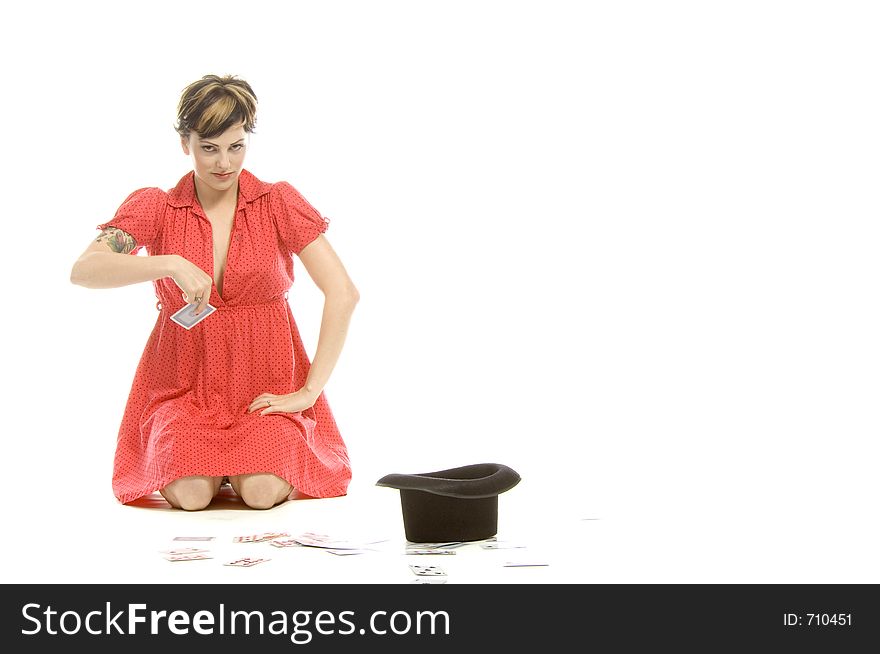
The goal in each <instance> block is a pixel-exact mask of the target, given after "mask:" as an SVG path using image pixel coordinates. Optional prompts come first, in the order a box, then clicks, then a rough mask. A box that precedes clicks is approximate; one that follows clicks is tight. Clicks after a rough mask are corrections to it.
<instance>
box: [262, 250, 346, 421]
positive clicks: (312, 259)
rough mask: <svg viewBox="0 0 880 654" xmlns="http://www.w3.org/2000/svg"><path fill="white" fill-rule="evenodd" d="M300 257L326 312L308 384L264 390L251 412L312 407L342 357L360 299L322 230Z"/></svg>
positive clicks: (270, 411)
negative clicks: (288, 390) (274, 391)
mask: <svg viewBox="0 0 880 654" xmlns="http://www.w3.org/2000/svg"><path fill="white" fill-rule="evenodd" d="M299 258H300V261H302V263H303V265H304V266H305V268H306V270H307V271H308V273H309V276H310V277H311V278H312V280H314V282H315V284H316V285H317V286H318V288H319V289H321V292H322V293H324V312H323V315H322V316H321V331H320V333H319V335H318V345H317V346H316V348H315V356H314V359H313V360H312V364H311V366H310V367H309V374H308V376H307V378H306V383H305V386H303V387H302V388H301V389H298V390H297V391H295V392H294V393H291V394H290V395H273V394H271V393H263V394H262V395H259V396H258V397H256V398H254V401H253V402H252V403H251V406H250V408H249V411H251V412H253V411H256V410H260V409H263V410H262V411H260V413H261V414H266V413H275V412H276V411H290V412H296V411H302V410H304V409H307V408H309V407H310V406H312V405H313V404H314V403H315V401H317V399H318V396H319V395H320V394H321V392H322V391H323V390H324V386H325V385H326V384H327V380H328V379H330V373H332V372H333V368H334V367H335V366H336V362H337V361H338V360H339V355H340V353H341V352H342V346H343V344H344V343H345V336H346V334H347V332H348V323H349V321H350V320H351V314H352V312H353V311H354V307H355V305H356V304H357V302H358V300H359V299H360V294H359V293H358V290H357V288H355V285H354V283H352V281H351V278H349V276H348V272H346V270H345V266H343V265H342V261H341V260H340V259H339V257H338V256H337V254H336V252H335V251H334V250H333V248H332V247H331V246H330V242H329V241H328V240H327V238H326V237H325V236H324V235H323V234H319V235H318V237H317V238H316V239H315V240H314V241H312V242H311V243H309V244H308V245H307V246H305V247H304V248H303V249H302V250H301V251H300V253H299ZM268 402H271V404H268Z"/></svg>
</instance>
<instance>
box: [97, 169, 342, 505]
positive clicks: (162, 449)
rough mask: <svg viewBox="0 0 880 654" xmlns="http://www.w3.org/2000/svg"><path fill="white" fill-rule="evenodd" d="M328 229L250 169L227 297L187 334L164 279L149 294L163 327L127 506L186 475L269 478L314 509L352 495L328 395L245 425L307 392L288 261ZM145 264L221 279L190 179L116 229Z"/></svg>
mask: <svg viewBox="0 0 880 654" xmlns="http://www.w3.org/2000/svg"><path fill="white" fill-rule="evenodd" d="M328 223H329V220H328V219H327V218H324V217H322V216H321V214H320V213H318V211H317V210H316V209H315V208H314V207H312V205H310V204H309V203H308V202H307V201H306V200H305V198H303V196H302V195H300V193H299V192H298V191H297V190H296V189H295V188H294V187H293V186H291V185H290V184H289V183H287V182H276V183H267V182H262V181H260V180H259V179H257V178H256V177H255V176H254V175H253V174H251V173H250V172H248V171H247V170H245V169H242V171H241V173H240V175H239V181H238V205H237V207H236V210H235V216H234V220H233V225H232V233H231V235H230V239H229V250H228V255H227V260H226V269H225V272H224V274H223V280H222V282H223V283H222V284H221V286H222V288H223V297H220V294H219V293H218V291H217V287H216V285H212V287H211V299H210V300H209V302H210V304H211V305H212V306H214V307H216V309H217V310H216V311H214V312H213V313H212V314H211V315H210V316H208V317H207V318H205V319H204V320H202V321H201V322H200V323H198V324H197V325H195V326H194V327H193V328H192V329H190V330H186V329H184V328H183V327H181V326H179V325H177V324H176V323H175V322H174V321H172V320H170V318H169V316H171V314H173V313H174V312H175V311H177V310H178V309H180V308H181V307H183V306H184V304H185V302H184V300H183V294H182V291H181V290H180V288H179V287H178V286H177V284H175V283H174V281H173V280H172V279H171V278H170V277H165V278H162V279H157V280H155V281H154V282H153V286H154V287H155V290H156V296H157V297H158V298H159V302H157V303H156V307H157V309H159V315H158V318H157V320H156V325H155V326H154V327H153V331H152V332H151V333H150V336H149V339H148V340H147V344H146V347H145V348H144V352H143V354H142V356H141V359H140V362H139V363H138V366H137V370H136V372H135V377H134V382H133V384H132V387H131V392H130V393H129V396H128V401H127V403H126V406H125V413H124V414H123V417H122V424H121V426H120V428H119V434H118V439H117V445H116V456H115V460H114V465H113V492H114V494H115V495H116V497H117V498H118V499H119V501H120V502H123V503H126V502H131V501H132V500H135V499H137V498H139V497H142V496H144V495H147V494H149V493H152V492H154V491H156V490H158V489H160V488H162V487H164V486H166V485H167V484H168V483H170V482H171V481H173V480H175V479H178V478H180V477H187V476H189V475H210V476H214V477H219V476H223V475H238V474H243V473H252V472H270V473H272V474H275V475H277V476H279V477H281V478H282V479H285V480H287V481H288V482H289V483H290V484H292V485H293V486H294V488H296V489H297V490H299V491H301V492H302V493H304V494H306V495H310V496H312V497H336V496H339V495H345V494H346V492H347V489H348V484H349V481H350V480H351V466H350V464H349V459H348V452H347V450H346V447H345V444H344V442H343V441H342V437H341V436H340V434H339V430H338V429H337V426H336V421H335V420H334V418H333V414H332V412H331V411H330V406H329V404H328V403H327V399H326V397H325V395H324V393H321V395H320V396H319V397H318V400H317V402H315V404H314V406H312V407H310V408H309V409H306V410H304V411H301V412H296V413H271V414H267V415H265V416H262V415H260V411H259V410H257V411H254V412H253V413H248V411H247V409H248V407H249V406H250V403H251V402H252V401H253V399H254V398H255V397H256V396H258V395H260V394H261V393H264V392H268V393H275V394H279V395H281V394H285V393H292V392H294V391H297V390H299V389H300V388H301V387H302V386H303V385H304V384H305V380H306V376H307V374H308V371H309V366H310V361H309V359H308V356H307V355H306V351H305V348H304V347H303V344H302V340H301V338H300V334H299V329H298V328H297V325H296V322H295V321H294V319H293V314H292V313H291V311H290V305H289V304H288V302H287V292H288V289H290V287H291V285H292V283H293V257H292V254H299V252H300V251H301V250H302V249H303V248H304V247H305V246H306V245H308V244H309V243H311V242H312V241H313V240H314V239H316V238H317V237H318V235H319V234H321V233H323V232H325V231H326V230H327V226H328ZM111 226H112V227H118V228H119V229H122V230H124V231H126V232H128V233H129V234H131V235H132V236H133V237H134V238H135V240H136V241H137V244H138V248H136V249H135V251H134V252H132V254H136V253H137V250H138V249H140V247H145V248H146V251H147V253H148V254H149V255H157V254H172V253H173V254H179V255H181V256H183V257H184V258H186V259H188V260H189V261H191V262H192V263H194V264H196V265H197V266H199V267H200V268H201V269H202V270H204V271H205V272H206V273H208V274H209V275H211V277H213V272H214V250H213V236H212V231H211V230H212V228H211V223H210V221H209V220H208V218H207V216H206V215H205V213H204V211H202V207H201V206H200V205H199V201H198V198H197V196H196V194H195V183H194V172H192V171H190V172H189V173H187V174H186V175H184V176H183V177H182V178H181V179H180V181H179V182H178V184H177V186H175V187H174V188H173V189H171V190H170V191H168V192H165V191H163V190H162V189H159V188H142V189H138V190H137V191H134V192H133V193H132V194H131V195H129V196H128V197H127V198H126V200H125V202H123V203H122V205H121V206H120V207H119V209H118V210H117V212H116V215H115V216H114V218H113V220H111V221H109V222H106V223H102V224H100V225H98V229H104V228H106V227H111Z"/></svg>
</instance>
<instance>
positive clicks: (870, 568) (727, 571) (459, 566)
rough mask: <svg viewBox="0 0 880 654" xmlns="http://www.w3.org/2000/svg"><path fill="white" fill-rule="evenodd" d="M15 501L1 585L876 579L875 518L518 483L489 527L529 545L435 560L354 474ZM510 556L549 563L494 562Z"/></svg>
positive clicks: (391, 493)
mask: <svg viewBox="0 0 880 654" xmlns="http://www.w3.org/2000/svg"><path fill="white" fill-rule="evenodd" d="M104 490H106V489H104ZM224 495H225V492H224ZM13 509H14V510H13V511H10V512H7V517H8V519H10V522H7V524H6V529H4V538H3V539H2V548H3V556H2V562H3V563H2V569H0V578H2V581H3V582H4V583H17V582H21V583H36V582H39V583H44V582H60V583H160V582H171V583H191V582H196V583H242V582H256V583H381V584H385V583H391V584H404V583H417V582H418V581H419V578H418V577H416V576H415V575H414V573H413V572H412V571H411V570H410V568H409V564H423V565H424V564H431V565H439V566H440V567H442V568H444V569H445V571H446V573H447V574H446V577H445V578H443V579H441V581H443V582H445V583H449V584H460V583H492V584H507V583H743V582H755V583H868V582H871V583H876V582H877V581H878V580H880V564H878V561H877V557H876V552H877V548H878V545H880V543H878V529H877V518H876V515H865V516H864V519H861V520H853V519H852V518H851V517H847V516H845V515H841V516H838V517H837V518H835V517H834V516H827V515H826V516H816V517H815V520H809V519H804V518H803V515H800V516H796V517H794V518H792V519H786V518H785V517H784V515H783V512H781V511H780V512H779V515H778V516H772V515H769V514H756V515H752V516H749V515H740V516H734V515H730V514H729V513H728V514H723V513H719V514H717V515H711V514H706V515H689V516H679V517H675V516H674V515H673V514H672V513H671V512H670V514H669V515H667V516H663V515H655V516H636V515H635V514H632V515H630V516H629V517H627V516H615V515H610V516H609V515H598V514H593V513H589V512H588V511H587V509H586V508H585V507H584V506H578V501H576V500H574V499H572V498H570V497H562V498H560V497H556V496H554V495H553V494H552V492H551V491H550V490H549V489H548V490H542V489H540V488H529V487H528V486H527V484H525V483H521V484H520V485H519V486H517V487H516V488H514V489H512V490H510V491H508V492H507V493H504V494H502V495H501V496H500V497H499V531H498V534H497V538H498V540H502V541H509V542H512V543H515V544H519V545H524V546H525V547H522V548H518V549H496V550H487V549H483V548H481V547H480V546H479V544H476V543H469V544H467V545H464V546H462V547H459V548H456V549H455V552H456V554H454V555H443V556H425V555H421V556H417V555H406V554H405V550H406V545H407V541H406V539H405V536H404V531H403V521H402V514H401V510H400V502H399V494H398V492H397V491H395V490H393V489H388V488H380V487H376V486H374V485H372V484H370V483H362V484H353V485H352V487H351V488H350V493H349V495H348V496H346V497H341V498H333V499H320V500H315V499H302V500H295V501H290V502H287V503H285V504H283V505H280V506H278V507H276V508H274V509H271V510H269V511H254V510H250V509H247V508H243V505H240V504H239V503H238V500H237V498H234V497H233V496H230V497H225V496H222V497H220V498H219V499H218V500H216V503H215V504H214V505H212V506H211V507H210V508H209V509H207V510H205V511H201V512H184V511H178V510H172V509H170V508H168V505H167V504H166V503H165V502H164V500H163V499H162V498H161V496H159V495H158V494H156V495H154V496H152V497H150V498H148V499H147V500H146V501H144V502H142V506H138V507H135V506H123V505H119V504H117V503H115V500H114V499H113V498H112V496H110V497H109V499H107V498H103V499H99V498H97V497H90V496H89V495H88V492H86V491H83V494H81V495H77V490H76V489H75V488H71V489H69V490H68V491H67V492H66V494H64V495H62V496H61V497H59V499H58V501H57V502H55V503H54V504H50V503H47V504H44V505H43V508H42V509H36V510H26V509H24V508H23V507H21V506H20V505H19V506H16V507H13ZM16 525H18V527H16ZM268 531H277V532H287V533H289V534H291V535H292V536H296V535H298V534H301V533H303V532H307V531H311V532H315V533H324V534H327V535H330V536H332V537H335V538H347V539H350V540H362V541H367V540H371V541H376V540H380V541H382V542H379V543H376V544H374V545H372V546H371V547H374V548H375V551H370V552H366V553H363V554H358V555H352V556H337V555H334V554H331V553H329V552H326V551H323V550H321V549H317V548H308V547H291V548H283V549H282V548H276V547H273V546H271V545H270V544H269V543H268V542H263V543H244V544H242V543H235V542H234V541H233V538H234V537H235V536H241V535H247V534H256V533H263V532H268ZM175 536H213V537H214V540H212V541H207V542H205V543H199V542H182V541H175V540H173V539H174V537H175ZM189 546H205V547H206V548H207V549H209V550H210V554H211V556H213V558H212V559H207V560H200V561H188V562H169V561H167V560H165V559H164V558H163V556H162V554H160V552H161V551H163V550H168V549H172V548H177V547H189ZM243 556H249V557H262V558H269V559H270V560H269V561H268V562H266V563H262V564H260V565H256V566H253V567H250V568H238V567H230V566H225V565H224V563H225V562H228V561H231V560H234V559H236V558H240V557H243ZM514 559H519V560H528V562H532V563H544V564H547V565H544V566H535V567H506V566H505V565H504V563H505V562H507V561H511V560H514Z"/></svg>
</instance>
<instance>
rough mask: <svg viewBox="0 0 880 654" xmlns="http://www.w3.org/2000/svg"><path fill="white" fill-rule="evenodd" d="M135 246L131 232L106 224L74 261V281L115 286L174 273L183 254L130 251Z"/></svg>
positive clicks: (88, 285)
mask: <svg viewBox="0 0 880 654" xmlns="http://www.w3.org/2000/svg"><path fill="white" fill-rule="evenodd" d="M136 247H137V243H136V242H135V240H134V237H133V236H131V234H128V233H126V232H124V231H123V230H121V229H119V228H118V227H108V228H106V229H105V230H104V231H102V232H101V235H100V236H98V238H97V239H95V240H94V241H92V243H91V244H90V245H89V246H88V247H87V248H86V249H85V251H84V252H83V253H82V254H81V255H80V257H79V259H77V260H76V262H75V263H74V264H73V268H72V269H71V271H70V281H71V283H73V284H77V285H78V286H85V287H86V288H116V287H118V286H128V285H129V284H137V283H138V282H147V281H153V280H155V279H161V278H163V277H173V276H174V273H175V271H176V270H177V267H178V265H179V263H180V261H179V260H180V259H181V257H180V256H178V255H176V254H158V255H155V256H147V257H139V256H133V255H131V254H129V253H130V252H132V251H133V250H134V249H135V248H136Z"/></svg>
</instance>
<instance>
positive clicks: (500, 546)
mask: <svg viewBox="0 0 880 654" xmlns="http://www.w3.org/2000/svg"><path fill="white" fill-rule="evenodd" d="M480 547H482V548H483V549H484V550H516V549H522V548H524V547H525V545H517V544H516V543H509V542H507V541H503V540H499V541H492V542H486V543H480Z"/></svg>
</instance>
